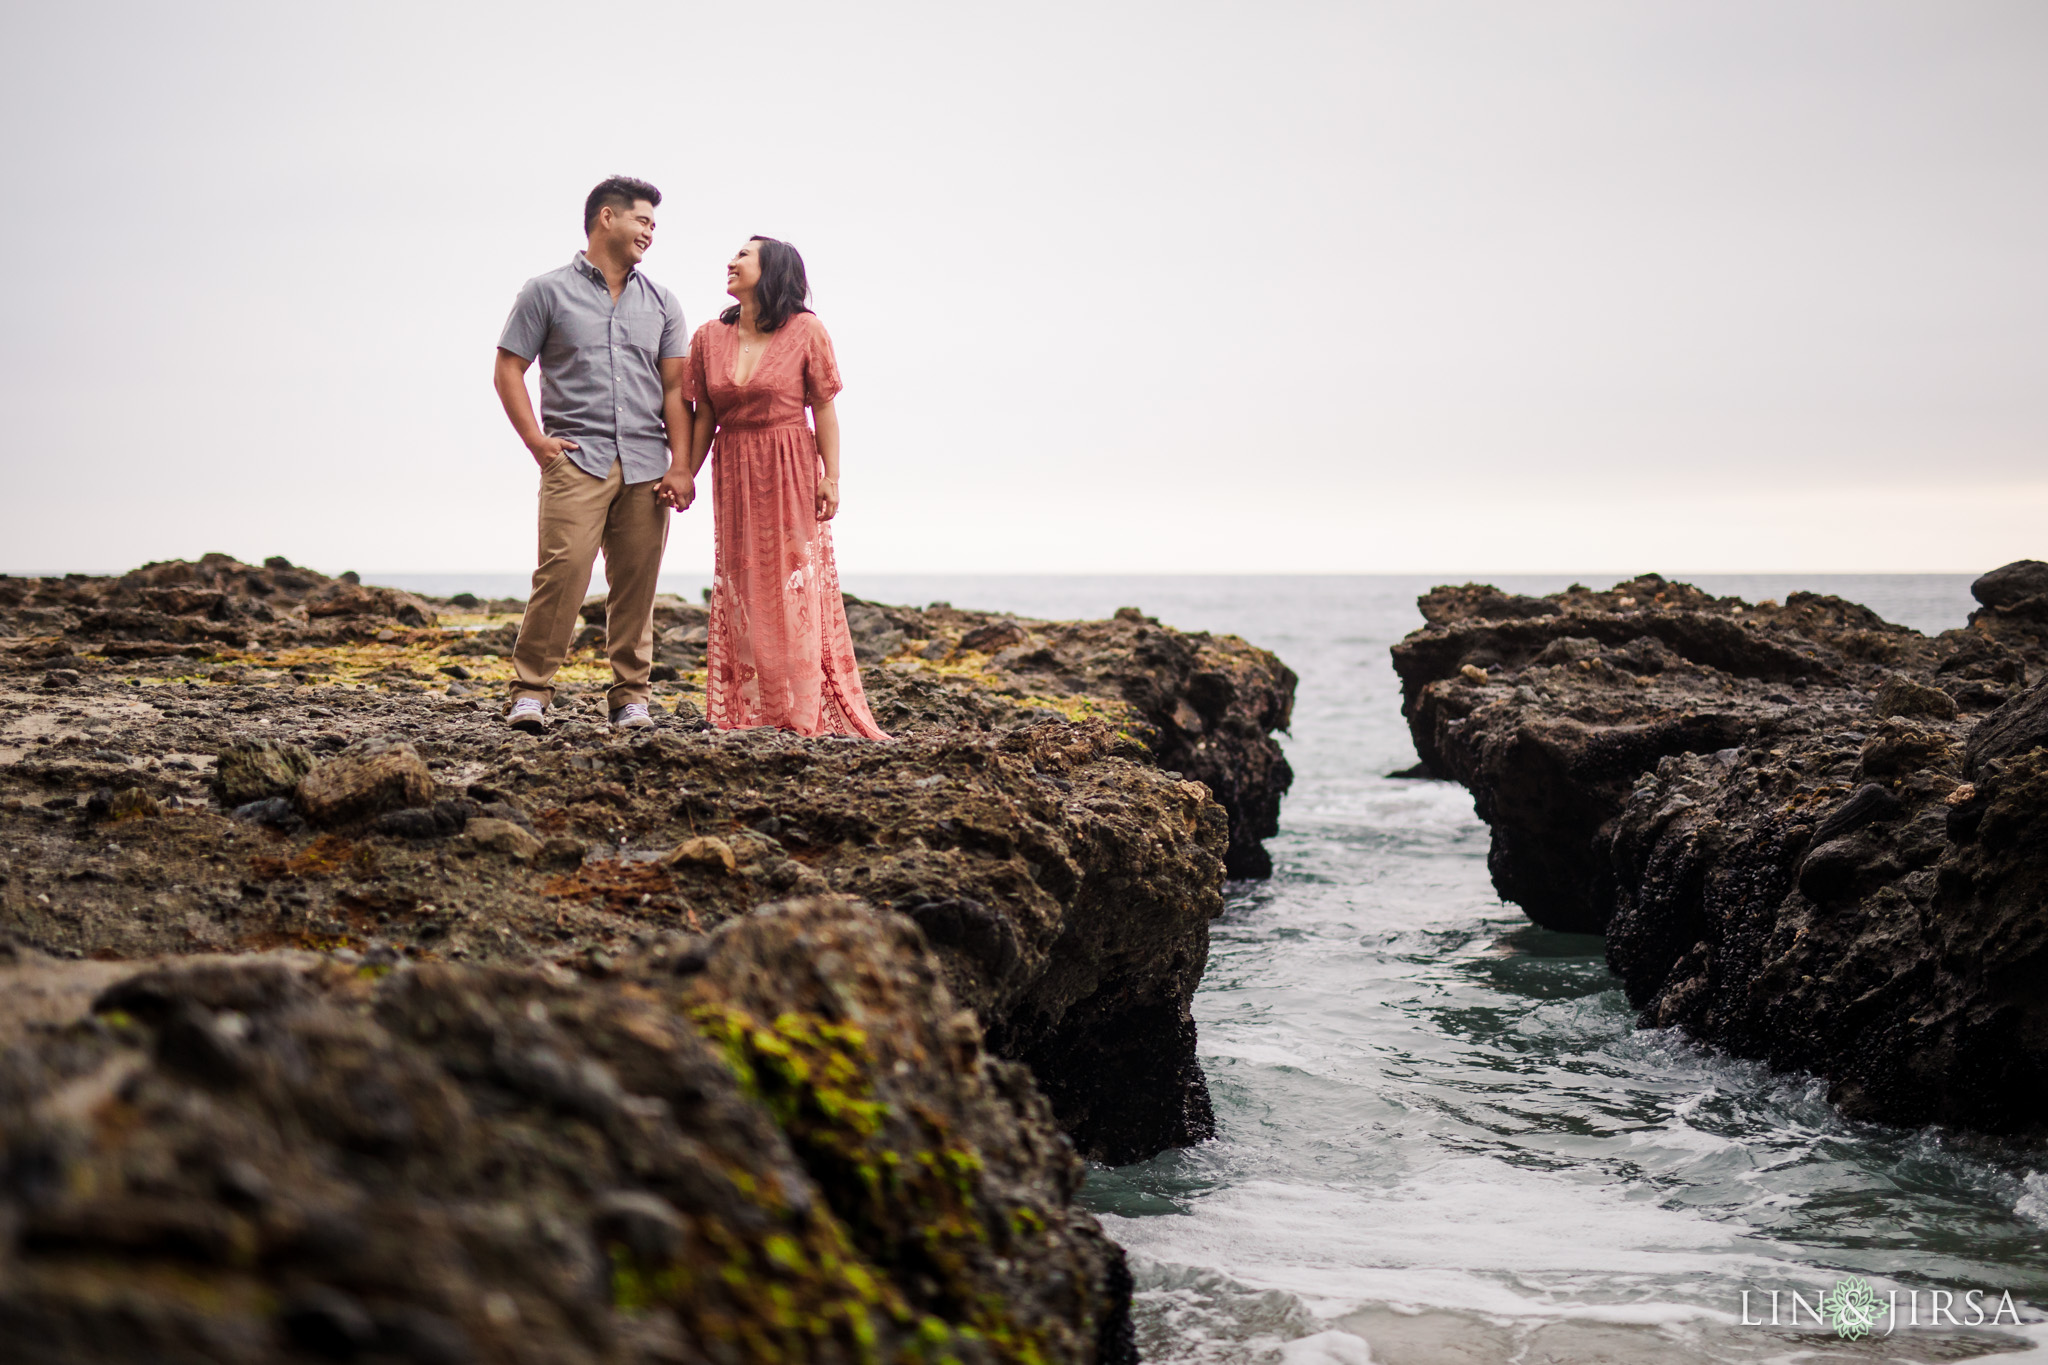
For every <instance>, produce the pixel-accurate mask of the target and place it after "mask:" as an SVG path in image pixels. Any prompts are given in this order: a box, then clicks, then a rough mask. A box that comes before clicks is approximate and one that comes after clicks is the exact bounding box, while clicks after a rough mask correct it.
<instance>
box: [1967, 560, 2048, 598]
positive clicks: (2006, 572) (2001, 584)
mask: <svg viewBox="0 0 2048 1365" xmlns="http://www.w3.org/2000/svg"><path fill="white" fill-rule="evenodd" d="M1970 595H1971V596H1972V597H1974V598H1976V599H1977V600H1978V601H1979V602H1982V603H1983V604H1984V605H1985V606H1987V607H2014V606H2018V605H2019V604H2020V603H2022V602H2024V601H2026V600H2028V599H2029V598H2034V597H2043V596H2048V564H2044V563H2042V562H2041V561H2040V560H2038V559H2018V560H2014V561H2013V562H2012V563H2010V564H2007V565H2004V566H2003V567H2001V568H1996V569H1993V570H1992V571H1991V572H1990V573H1988V574H1985V575H1984V576H1983V577H1982V578H1980V579H1978V580H1977V581H1976V582H1974V583H1972V584H1971V585H1970Z"/></svg>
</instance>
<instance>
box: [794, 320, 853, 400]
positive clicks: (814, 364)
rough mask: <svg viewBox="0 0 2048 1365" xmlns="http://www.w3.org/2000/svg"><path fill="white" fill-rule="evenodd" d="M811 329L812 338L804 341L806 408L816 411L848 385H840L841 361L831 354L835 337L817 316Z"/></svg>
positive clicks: (811, 323) (809, 337)
mask: <svg viewBox="0 0 2048 1365" xmlns="http://www.w3.org/2000/svg"><path fill="white" fill-rule="evenodd" d="M808 330H809V332H810V335H809V336H808V337H806V338H805V339H804V406H805V407H807V408H817V407H822V406H823V405H825V404H826V403H829V402H831V401H832V400H833V399H834V398H836V397H838V396H839V391H840V390H841V389H843V388H845V387H846V386H845V385H844V384H842V383H840V382H839V358H838V357H837V356H835V355H833V354H832V338H831V337H830V336H828V335H826V333H825V324H824V323H822V322H820V321H818V319H817V316H816V315H815V314H813V315H812V317H811V322H810V327H809V328H808Z"/></svg>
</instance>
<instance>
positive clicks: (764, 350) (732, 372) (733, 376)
mask: <svg viewBox="0 0 2048 1365" xmlns="http://www.w3.org/2000/svg"><path fill="white" fill-rule="evenodd" d="M787 326H789V324H788V323H786V322H785V323H783V324H782V327H787ZM782 327H777V328H776V329H775V330H774V331H772V332H769V333H767V334H766V337H765V339H764V340H763V341H762V343H761V354H760V357H759V358H758V359H756V360H755V361H754V369H753V372H752V373H751V374H749V375H748V376H747V378H746V382H745V383H742V382H740V325H739V324H738V323H737V322H735V323H734V324H733V325H732V363H731V364H729V365H727V366H726V367H725V377H726V378H727V379H730V380H731V381H732V386H733V387H734V388H736V389H744V388H748V387H750V386H751V385H752V384H753V382H754V378H755V376H756V375H759V374H760V373H761V367H762V366H763V365H765V364H767V363H768V349H769V347H771V346H773V345H774V344H775V338H777V337H779V336H781V335H782Z"/></svg>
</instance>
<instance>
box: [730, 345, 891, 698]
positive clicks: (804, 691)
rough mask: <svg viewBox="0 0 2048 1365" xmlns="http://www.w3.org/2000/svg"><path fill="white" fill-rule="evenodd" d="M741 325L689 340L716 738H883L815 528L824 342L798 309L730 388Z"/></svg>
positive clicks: (831, 375) (827, 384) (834, 377)
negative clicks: (707, 502) (707, 498)
mask: <svg viewBox="0 0 2048 1365" xmlns="http://www.w3.org/2000/svg"><path fill="white" fill-rule="evenodd" d="M738 336H739V329H738V328H737V327H736V326H733V325H732V324H729V323H723V322H717V321H712V322H707V323H705V324H704V325H703V326H702V327H699V328H698V329H697V335H696V336H695V337H694V338H692V339H691V342H690V386H689V387H690V390H691V392H690V395H689V396H690V397H691V398H693V399H695V400H696V401H698V402H707V401H708V402H709V403H710V404H711V410H712V412H713V414H715V415H716V417H717V419H718V433H717V435H716V437H715V438H714V439H713V442H712V446H711V452H712V454H711V515H712V525H713V528H714V533H715V544H716V552H715V559H714V568H713V575H714V576H713V578H712V581H711V624H710V627H709V630H708V634H709V636H710V639H709V641H708V650H707V653H708V655H709V675H708V678H707V680H706V682H705V687H704V691H705V694H706V703H707V706H706V709H707V710H708V712H709V713H710V719H711V723H712V724H713V725H716V726H717V727H719V728H720V729H722V730H741V729H746V728H748V727H751V726H756V725H776V726H780V727H781V728H783V729H785V730H794V731H795V732H796V733H797V734H800V735H856V736H859V737H860V738H863V739H887V738H889V736H887V735H886V734H884V733H882V729H881V727H880V726H878V725H876V724H875V718H874V715H873V714H872V713H871V712H870V711H869V710H868V702H867V694H866V693H865V692H863V691H862V690H861V685H860V668H859V666H858V665H857V664H856V663H855V662H854V657H853V636H852V634H851V633H850V632H849V631H848V630H847V626H846V604H845V602H843V601H842V600H841V599H840V596H839V570H838V568H837V566H836V565H835V564H834V563H833V561H832V527H831V523H829V522H823V521H819V520H818V515H817V494H818V478H819V476H820V474H821V473H822V472H823V471H822V467H821V465H822V462H821V460H820V459H819V456H818V438H817V436H816V434H815V433H814V432H813V431H812V430H811V426H810V423H809V422H808V421H807V420H806V419H805V414H804V409H805V408H806V407H817V406H818V405H819V404H822V403H829V402H831V401H832V398H833V396H834V395H836V394H837V393H838V392H839V390H840V387H841V386H840V383H839V365H838V362H837V361H836V360H834V359H833V356H832V338H830V337H829V336H827V335H826V334H825V326H824V324H823V323H821V322H819V321H818V319H817V317H816V315H814V314H811V313H797V314H794V315H792V316H791V317H790V318H789V320H788V321H787V322H784V323H783V324H782V326H780V327H778V328H776V329H775V330H774V331H773V332H770V333H769V334H768V345H767V348H766V349H765V350H764V351H763V352H762V354H761V358H760V361H759V363H758V364H757V365H756V366H755V367H754V373H753V374H752V375H751V376H750V377H749V378H748V380H747V382H746V383H745V384H737V383H734V382H733V365H734V362H735V361H736V360H737V359H738V358H739V340H738Z"/></svg>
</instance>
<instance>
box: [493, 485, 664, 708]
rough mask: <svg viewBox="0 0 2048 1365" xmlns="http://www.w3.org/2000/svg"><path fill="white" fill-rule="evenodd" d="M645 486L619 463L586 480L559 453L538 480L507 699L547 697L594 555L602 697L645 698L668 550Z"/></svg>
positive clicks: (657, 508)
mask: <svg viewBox="0 0 2048 1365" xmlns="http://www.w3.org/2000/svg"><path fill="white" fill-rule="evenodd" d="M657 486H658V485H657V483H656V482H655V481H652V480H650V481H649V482H647V483H627V482H626V481H625V472H624V467H623V466H622V465H621V464H620V463H619V461H617V460H613V461H612V468H611V473H609V474H607V475H606V476H605V477H604V478H601V479H599V478H593V477H592V476H591V475H589V474H586V473H584V472H583V471H582V470H581V469H579V468H577V466H576V462H575V461H574V460H572V459H570V458H569V457H568V456H567V455H563V456H561V457H559V458H558V459H556V461H555V462H554V463H553V464H551V465H549V466H548V467H547V469H546V470H544V471H543V472H542V473H541V476H540V567H539V568H537V569H535V570H534V571H533V594H532V596H531V597H529V598H528V599H527V603H526V616H525V619H523V620H522V621H520V623H519V643H518V644H517V645H514V646H513V648H512V669H513V673H514V674H515V677H514V679H513V683H512V699H513V700H514V701H517V700H519V698H521V697H537V698H539V699H540V701H542V702H543V703H545V702H548V701H551V700H553V698H554V694H555V688H554V679H555V670H556V669H559V668H560V667H561V666H562V660H564V659H565V658H567V657H568V655H569V644H570V641H571V640H572V639H574V638H575V635H576V627H577V625H578V624H579V623H580V618H579V617H578V615H577V613H578V612H579V610H580V609H581V608H582V606H583V594H584V593H585V592H587V591H589V588H590V566H591V564H592V562H593V561H594V560H595V559H596V558H597V552H598V549H599V547H600V546H601V547H602V548H603V549H604V581H605V588H606V595H605V622H604V638H605V646H606V649H607V652H609V654H610V655H611V661H612V686H611V691H610V694H609V697H608V701H609V704H610V706H611V709H612V710H614V711H616V710H618V709H619V708H620V707H621V706H624V705H626V704H627V703H628V702H636V701H641V702H644V701H646V700H647V697H648V692H647V673H648V670H649V669H650V668H652V667H653V666H654V580H655V577H656V576H657V575H658V574H659V573H660V572H661V552H662V551H663V550H664V549H666V548H667V546H668V518H669V511H668V508H666V507H664V506H662V504H661V503H660V502H658V501H657V500H656V499H655V496H654V490H655V488H656V487H657Z"/></svg>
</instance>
